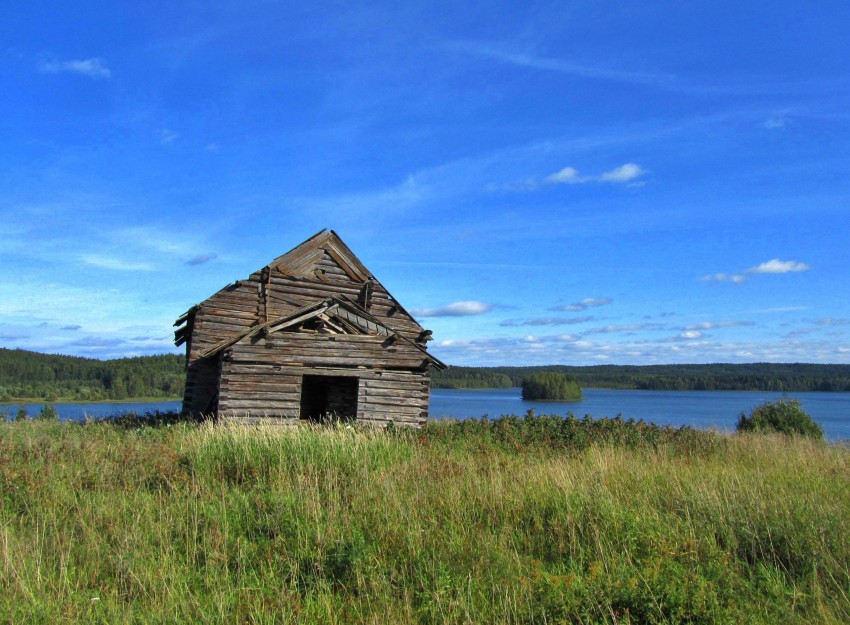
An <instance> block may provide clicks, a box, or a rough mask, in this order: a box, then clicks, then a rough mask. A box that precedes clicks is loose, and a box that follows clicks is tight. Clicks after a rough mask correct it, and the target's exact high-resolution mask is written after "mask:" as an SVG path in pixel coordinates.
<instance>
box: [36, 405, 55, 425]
mask: <svg viewBox="0 0 850 625" xmlns="http://www.w3.org/2000/svg"><path fill="white" fill-rule="evenodd" d="M36 419H38V420H39V421H58V420H59V413H58V412H56V407H55V406H54V405H53V404H44V405H43V406H42V407H41V412H39V413H38V416H37V417H36Z"/></svg>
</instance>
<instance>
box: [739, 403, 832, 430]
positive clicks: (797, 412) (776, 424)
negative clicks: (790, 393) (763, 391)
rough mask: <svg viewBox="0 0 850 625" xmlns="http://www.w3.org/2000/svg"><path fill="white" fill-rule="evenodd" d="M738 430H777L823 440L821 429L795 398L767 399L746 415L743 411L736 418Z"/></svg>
mask: <svg viewBox="0 0 850 625" xmlns="http://www.w3.org/2000/svg"><path fill="white" fill-rule="evenodd" d="M737 430H738V431H739V432H779V433H780V434H787V435H788V436H793V435H801V436H808V437H809V438H813V439H815V440H823V429H822V428H821V426H820V425H818V423H817V422H816V421H815V420H814V419H812V417H811V415H809V413H807V412H806V411H805V410H803V408H802V407H801V406H800V402H799V401H798V400H796V399H779V400H777V401H772V402H771V401H769V402H765V403H763V404H761V405H760V406H756V407H755V408H753V410H752V412H751V413H750V416H749V417H748V416H747V415H746V414H744V413H743V412H742V413H741V416H740V417H739V418H738V427H737Z"/></svg>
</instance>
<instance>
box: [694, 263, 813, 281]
mask: <svg viewBox="0 0 850 625" xmlns="http://www.w3.org/2000/svg"><path fill="white" fill-rule="evenodd" d="M810 269H811V266H810V265H808V264H807V263H801V262H799V261H796V260H779V259H778V258H774V259H771V260H768V261H766V262H763V263H761V264H760V265H756V266H755V267H750V268H749V269H747V270H746V271H744V272H740V273H733V274H728V273H712V274H707V275H704V276H700V280H702V281H704V282H731V283H732V284H744V283H745V282H746V281H747V277H748V276H754V275H760V274H783V273H795V272H800V271H809V270H810Z"/></svg>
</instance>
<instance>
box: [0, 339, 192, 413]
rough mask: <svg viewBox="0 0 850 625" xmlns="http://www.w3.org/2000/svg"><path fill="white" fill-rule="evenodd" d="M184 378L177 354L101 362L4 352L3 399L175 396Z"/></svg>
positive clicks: (0, 356) (0, 360)
mask: <svg viewBox="0 0 850 625" xmlns="http://www.w3.org/2000/svg"><path fill="white" fill-rule="evenodd" d="M185 377H186V370H185V358H184V357H183V356H179V355H176V354H162V355H159V356H139V357H135V358H118V359H113V360H96V359H93V358H79V357H75V356H60V355H55V354H40V353H38V352H31V351H27V350H21V349H4V348H0V401H12V400H16V399H41V400H46V401H57V400H62V399H64V400H75V401H101V400H124V399H139V398H157V399H159V398H163V399H165V398H175V397H182V395H183V385H184V383H185Z"/></svg>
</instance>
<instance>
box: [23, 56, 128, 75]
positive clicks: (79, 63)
mask: <svg viewBox="0 0 850 625" xmlns="http://www.w3.org/2000/svg"><path fill="white" fill-rule="evenodd" d="M38 69H39V71H41V72H42V73H45V74H60V73H70V74H80V75H81V76H88V77H89V78H111V77H112V72H111V71H110V69H109V68H108V67H107V66H106V65H105V64H104V62H103V60H102V59H98V58H91V59H79V60H71V61H49V62H46V63H42V64H41V65H39V68H38Z"/></svg>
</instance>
